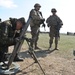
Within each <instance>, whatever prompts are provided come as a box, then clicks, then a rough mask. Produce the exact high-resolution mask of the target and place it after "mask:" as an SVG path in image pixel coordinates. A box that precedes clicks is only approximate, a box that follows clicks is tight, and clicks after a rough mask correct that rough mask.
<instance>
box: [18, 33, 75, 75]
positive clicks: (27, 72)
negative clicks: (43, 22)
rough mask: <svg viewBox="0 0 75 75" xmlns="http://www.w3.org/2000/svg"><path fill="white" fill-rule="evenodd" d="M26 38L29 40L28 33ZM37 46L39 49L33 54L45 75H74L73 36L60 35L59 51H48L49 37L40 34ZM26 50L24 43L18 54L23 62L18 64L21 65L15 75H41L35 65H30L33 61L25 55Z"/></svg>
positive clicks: (74, 39) (74, 48) (74, 45)
mask: <svg viewBox="0 0 75 75" xmlns="http://www.w3.org/2000/svg"><path fill="white" fill-rule="evenodd" d="M26 36H27V37H29V38H31V35H30V33H27V34H26ZM38 46H39V47H40V48H41V49H40V50H35V54H36V56H37V59H38V60H39V62H40V64H41V66H42V68H43V70H44V72H45V73H46V75H75V60H74V59H75V56H74V55H73V50H75V36H71V35H65V34H64V35H62V34H61V35H60V40H59V46H58V47H59V50H55V51H49V50H48V47H49V35H48V34H47V33H46V34H45V33H40V36H39V40H38ZM53 48H54V43H53ZM27 50H28V45H27V44H26V42H24V44H23V46H22V50H21V51H22V52H20V53H21V56H22V57H24V58H25V60H24V61H23V62H18V63H19V64H20V65H21V67H20V68H21V69H20V70H21V71H20V72H19V73H17V75H43V73H42V71H41V70H40V68H39V66H38V65H37V64H35V65H31V64H32V62H33V60H32V58H31V57H30V56H29V55H28V54H27ZM29 65H31V66H29Z"/></svg>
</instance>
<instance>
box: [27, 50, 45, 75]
mask: <svg viewBox="0 0 75 75" xmlns="http://www.w3.org/2000/svg"><path fill="white" fill-rule="evenodd" d="M28 53H29V54H30V56H31V57H32V58H33V60H35V62H36V63H38V65H39V67H40V69H41V70H42V72H43V74H44V75H46V74H45V72H44V70H43V69H42V67H41V65H40V63H39V61H38V60H37V57H36V55H35V53H34V51H31V52H28Z"/></svg>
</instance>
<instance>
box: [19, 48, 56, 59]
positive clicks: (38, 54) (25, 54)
mask: <svg viewBox="0 0 75 75" xmlns="http://www.w3.org/2000/svg"><path fill="white" fill-rule="evenodd" d="M54 51H55V50H54V49H53V50H51V51H49V50H39V51H35V52H34V53H35V55H36V57H37V58H39V57H42V58H43V57H46V56H47V54H50V53H52V52H54ZM19 55H20V56H21V57H22V58H31V56H30V54H29V53H28V50H27V51H25V52H20V53H19Z"/></svg>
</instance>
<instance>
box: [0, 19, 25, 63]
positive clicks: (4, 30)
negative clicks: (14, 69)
mask: <svg viewBox="0 0 75 75" xmlns="http://www.w3.org/2000/svg"><path fill="white" fill-rule="evenodd" d="M22 19H23V18H21V19H12V18H10V20H8V21H3V22H1V23H0V62H2V61H5V60H7V58H6V53H7V52H8V47H9V46H13V45H14V46H15V44H16V43H17V39H18V37H19V36H20V33H21V31H22V27H23V25H24V22H22ZM14 61H23V59H21V58H19V57H18V53H17V54H16V56H15V59H14Z"/></svg>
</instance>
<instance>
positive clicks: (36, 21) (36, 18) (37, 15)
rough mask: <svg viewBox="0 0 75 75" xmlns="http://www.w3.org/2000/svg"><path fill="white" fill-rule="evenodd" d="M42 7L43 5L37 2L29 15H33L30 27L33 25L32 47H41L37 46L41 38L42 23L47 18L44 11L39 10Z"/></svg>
mask: <svg viewBox="0 0 75 75" xmlns="http://www.w3.org/2000/svg"><path fill="white" fill-rule="evenodd" d="M40 8H41V5H40V4H38V3H36V4H35V5H34V9H32V10H31V11H30V15H29V17H31V22H30V27H31V35H32V41H31V47H32V48H33V46H34V48H35V49H39V47H38V46H37V41H38V38H39V32H40V30H39V29H40V25H41V24H42V23H43V22H44V21H45V19H44V18H43V16H42V13H41V12H40V11H39V10H40Z"/></svg>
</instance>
